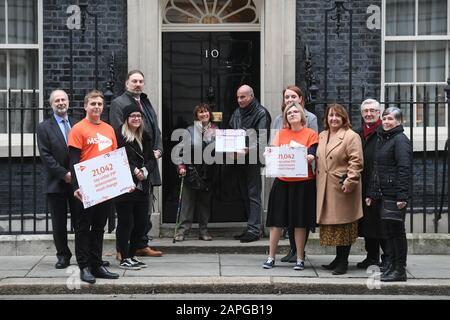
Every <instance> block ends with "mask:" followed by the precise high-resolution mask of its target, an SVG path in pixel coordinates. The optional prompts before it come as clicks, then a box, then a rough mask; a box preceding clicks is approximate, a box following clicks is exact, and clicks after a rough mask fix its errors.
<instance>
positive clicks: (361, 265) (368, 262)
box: [356, 258, 380, 269]
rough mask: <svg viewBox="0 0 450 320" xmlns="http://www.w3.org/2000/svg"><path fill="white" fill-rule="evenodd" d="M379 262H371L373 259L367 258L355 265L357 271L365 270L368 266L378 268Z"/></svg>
mask: <svg viewBox="0 0 450 320" xmlns="http://www.w3.org/2000/svg"><path fill="white" fill-rule="evenodd" d="M379 265H380V262H379V261H377V260H373V259H369V258H365V259H364V260H363V261H361V262H358V263H357V264H356V267H357V268H358V269H367V268H368V267H369V266H379Z"/></svg>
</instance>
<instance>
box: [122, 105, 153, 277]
mask: <svg viewBox="0 0 450 320" xmlns="http://www.w3.org/2000/svg"><path fill="white" fill-rule="evenodd" d="M142 116H143V114H142V110H141V109H140V108H139V107H138V105H137V104H135V103H132V104H130V105H128V106H126V107H125V109H124V110H123V123H122V126H121V127H119V129H118V130H116V136H117V143H118V145H119V148H120V147H125V149H126V151H127V156H128V162H129V164H130V169H131V175H132V177H133V181H134V183H135V185H136V188H135V189H134V191H133V192H131V193H126V194H123V195H121V196H120V197H118V198H116V200H115V204H116V211H117V218H118V223H117V231H116V237H117V246H118V249H119V252H120V254H121V257H122V260H121V261H120V265H119V267H120V268H122V269H128V270H139V269H141V268H145V267H146V266H147V265H146V264H145V263H144V262H142V261H139V260H138V259H137V258H136V257H135V254H136V250H137V249H138V247H137V245H138V243H139V241H140V239H141V238H142V235H143V234H144V233H145V226H146V218H147V214H148V210H149V201H150V193H149V192H150V179H149V175H150V174H151V173H152V171H153V170H154V169H155V168H156V159H155V155H154V152H153V149H152V145H153V144H152V141H151V138H150V136H149V135H148V134H147V133H146V132H145V131H144V121H143V119H142Z"/></svg>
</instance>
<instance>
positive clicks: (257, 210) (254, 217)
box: [237, 164, 262, 236]
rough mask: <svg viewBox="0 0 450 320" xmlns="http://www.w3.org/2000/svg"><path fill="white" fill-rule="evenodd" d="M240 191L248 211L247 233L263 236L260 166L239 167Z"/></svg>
mask: <svg viewBox="0 0 450 320" xmlns="http://www.w3.org/2000/svg"><path fill="white" fill-rule="evenodd" d="M237 167H238V171H237V172H238V174H239V189H240V192H241V195H242V198H243V199H244V202H245V205H246V211H247V218H248V220H247V231H248V232H250V233H253V234H255V235H257V236H259V235H260V234H261V216H262V204H261V191H262V181H261V166H260V165H258V164H244V165H238V166H237Z"/></svg>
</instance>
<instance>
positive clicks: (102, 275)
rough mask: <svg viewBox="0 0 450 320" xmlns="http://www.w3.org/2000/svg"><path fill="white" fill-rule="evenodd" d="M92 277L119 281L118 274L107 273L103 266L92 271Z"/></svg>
mask: <svg viewBox="0 0 450 320" xmlns="http://www.w3.org/2000/svg"><path fill="white" fill-rule="evenodd" d="M92 275H93V276H94V277H96V278H101V279H119V274H117V273H113V272H109V271H108V269H106V268H105V267H104V266H100V267H98V268H96V269H93V270H92Z"/></svg>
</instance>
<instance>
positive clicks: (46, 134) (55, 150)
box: [37, 115, 75, 193]
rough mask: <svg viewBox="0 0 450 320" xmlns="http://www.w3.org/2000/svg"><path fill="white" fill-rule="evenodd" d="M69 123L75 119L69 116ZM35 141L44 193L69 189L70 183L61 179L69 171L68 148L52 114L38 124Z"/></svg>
mask: <svg viewBox="0 0 450 320" xmlns="http://www.w3.org/2000/svg"><path fill="white" fill-rule="evenodd" d="M69 123H70V125H71V126H72V127H73V126H74V124H75V121H74V120H73V119H72V118H70V117H69ZM37 142H38V147H39V154H40V156H41V160H42V164H43V168H44V183H43V186H44V193H65V192H66V191H68V190H70V191H71V188H72V186H71V184H69V183H66V182H65V181H64V180H63V178H64V176H65V175H66V174H67V173H68V172H69V171H70V159H69V148H68V147H67V143H66V141H65V140H64V136H63V133H62V132H61V129H60V128H59V126H58V123H57V122H56V119H55V117H54V116H53V115H52V116H51V117H50V118H48V119H47V120H45V121H43V122H41V123H40V124H39V125H38V127H37Z"/></svg>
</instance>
